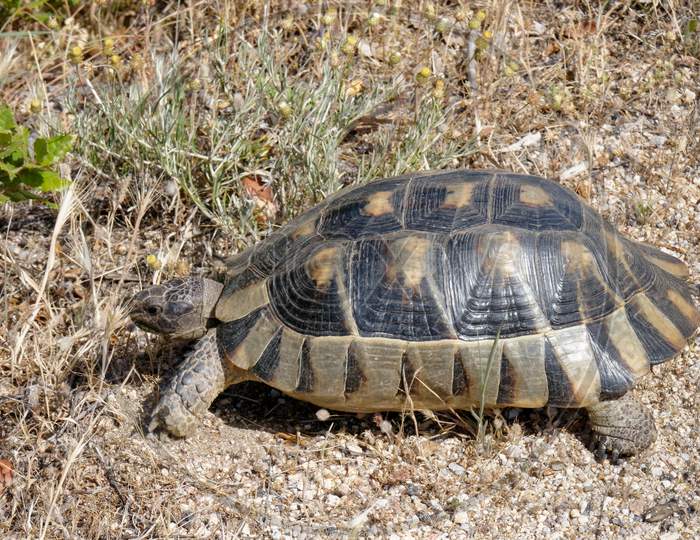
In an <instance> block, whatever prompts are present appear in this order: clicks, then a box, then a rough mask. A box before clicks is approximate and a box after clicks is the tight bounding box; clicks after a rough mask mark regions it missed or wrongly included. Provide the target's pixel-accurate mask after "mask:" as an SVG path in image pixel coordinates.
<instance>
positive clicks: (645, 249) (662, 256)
mask: <svg viewBox="0 0 700 540" xmlns="http://www.w3.org/2000/svg"><path fill="white" fill-rule="evenodd" d="M634 245H635V247H636V248H637V249H638V250H639V251H640V252H641V253H642V254H643V255H644V256H645V257H647V256H648V257H653V258H655V259H659V260H661V261H665V262H667V263H669V264H673V265H682V264H683V261H681V260H680V259H678V258H677V257H674V256H673V255H670V254H668V253H666V252H664V251H661V250H660V249H658V248H655V247H654V246H650V245H647V244H642V243H641V242H634ZM659 268H660V267H659Z"/></svg>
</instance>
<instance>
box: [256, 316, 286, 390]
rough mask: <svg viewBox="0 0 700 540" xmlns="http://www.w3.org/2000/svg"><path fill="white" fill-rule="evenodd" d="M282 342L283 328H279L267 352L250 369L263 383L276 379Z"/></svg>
mask: <svg viewBox="0 0 700 540" xmlns="http://www.w3.org/2000/svg"><path fill="white" fill-rule="evenodd" d="M281 342H282V328H279V329H278V330H277V331H276V332H275V333H274V335H273V336H272V338H270V341H269V342H268V344H267V346H266V347H265V350H264V351H263V352H262V354H261V355H260V358H258V361H257V362H256V363H255V365H254V366H253V367H252V368H251V369H250V372H251V373H252V374H253V375H256V376H257V377H260V378H261V379H262V380H263V381H267V382H269V381H271V380H272V379H273V378H274V377H275V372H276V371H277V367H278V366H279V363H280V343H281Z"/></svg>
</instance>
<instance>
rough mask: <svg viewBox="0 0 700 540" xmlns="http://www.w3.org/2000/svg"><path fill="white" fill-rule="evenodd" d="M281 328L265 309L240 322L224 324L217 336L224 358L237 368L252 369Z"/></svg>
mask: <svg viewBox="0 0 700 540" xmlns="http://www.w3.org/2000/svg"><path fill="white" fill-rule="evenodd" d="M251 317H254V319H253V318H251ZM279 328H280V324H279V322H277V321H276V320H274V318H272V317H271V316H270V314H269V312H268V310H267V309H264V308H263V309H260V310H259V311H257V312H254V313H253V314H251V315H249V317H248V318H244V319H242V320H240V321H234V322H228V323H223V324H222V325H221V326H219V328H218V331H217V334H218V336H219V338H218V339H219V341H220V343H221V348H222V352H223V354H224V358H226V360H228V361H229V362H231V363H232V364H234V365H235V366H236V367H239V368H241V369H250V368H251V367H253V366H254V365H255V364H256V363H257V362H258V359H259V358H260V356H261V355H262V353H263V351H264V350H265V348H266V347H267V345H268V343H269V342H270V340H271V339H272V338H273V336H274V335H275V333H276V332H277V331H278V330H279Z"/></svg>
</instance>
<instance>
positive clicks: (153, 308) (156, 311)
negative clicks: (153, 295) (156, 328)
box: [146, 306, 163, 317]
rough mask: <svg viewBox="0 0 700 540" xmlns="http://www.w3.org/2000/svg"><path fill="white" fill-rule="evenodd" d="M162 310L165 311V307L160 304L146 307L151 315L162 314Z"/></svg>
mask: <svg viewBox="0 0 700 540" xmlns="http://www.w3.org/2000/svg"><path fill="white" fill-rule="evenodd" d="M161 311H163V309H162V308H161V307H160V306H148V307H147V308H146V313H148V314H149V315H150V316H151V317H156V316H157V315H160V312H161Z"/></svg>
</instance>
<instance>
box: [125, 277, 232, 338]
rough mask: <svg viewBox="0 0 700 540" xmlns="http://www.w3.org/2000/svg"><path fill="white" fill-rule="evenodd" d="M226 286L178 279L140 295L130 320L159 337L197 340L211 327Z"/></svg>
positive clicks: (213, 282) (211, 281)
mask: <svg viewBox="0 0 700 540" xmlns="http://www.w3.org/2000/svg"><path fill="white" fill-rule="evenodd" d="M222 289H223V285H222V284H221V283H219V282H217V281H213V280H211V279H207V278H203V277H189V278H175V279H171V280H170V281H166V282H165V283H162V284H160V285H153V286H152V287H149V288H148V289H144V290H142V291H141V292H139V293H137V294H136V295H135V296H134V297H133V299H132V301H131V304H132V305H131V310H130V316H131V320H132V321H134V322H135V323H136V325H137V326H138V327H139V328H141V329H143V330H146V331H147V332H153V333H156V334H165V335H169V336H172V337H176V338H188V339H192V338H197V337H200V336H202V335H204V333H205V332H206V331H207V328H209V327H211V326H212V323H213V322H214V321H213V312H214V307H215V306H216V302H217V301H218V299H219V295H220V294H221V290H222Z"/></svg>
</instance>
